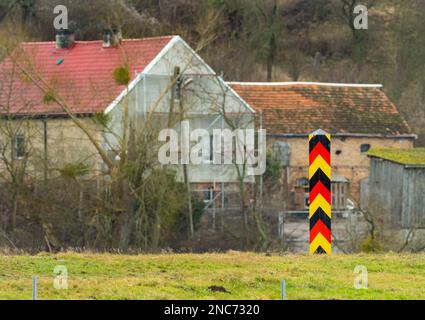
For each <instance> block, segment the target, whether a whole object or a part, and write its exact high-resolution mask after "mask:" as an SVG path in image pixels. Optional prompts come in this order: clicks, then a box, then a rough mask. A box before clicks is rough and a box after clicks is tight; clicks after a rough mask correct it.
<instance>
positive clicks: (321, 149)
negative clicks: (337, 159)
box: [310, 142, 331, 165]
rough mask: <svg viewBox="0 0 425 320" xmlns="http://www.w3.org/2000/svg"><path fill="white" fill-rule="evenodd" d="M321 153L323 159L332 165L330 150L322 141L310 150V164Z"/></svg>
mask: <svg viewBox="0 0 425 320" xmlns="http://www.w3.org/2000/svg"><path fill="white" fill-rule="evenodd" d="M319 155H321V156H322V158H323V160H325V161H326V162H327V163H328V164H329V165H331V155H330V153H329V151H328V150H327V149H326V148H325V147H324V146H323V144H322V143H320V142H319V143H318V144H316V146H315V147H314V149H313V150H312V151H311V152H310V164H312V163H313V162H314V160H316V158H317V156H319Z"/></svg>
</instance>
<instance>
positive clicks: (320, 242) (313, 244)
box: [310, 232, 332, 254]
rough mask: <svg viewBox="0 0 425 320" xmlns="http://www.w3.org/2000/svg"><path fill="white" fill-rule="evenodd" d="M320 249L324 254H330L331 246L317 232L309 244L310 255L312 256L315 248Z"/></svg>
mask: <svg viewBox="0 0 425 320" xmlns="http://www.w3.org/2000/svg"><path fill="white" fill-rule="evenodd" d="M319 246H320V247H322V248H323V250H325V252H326V253H328V254H330V253H332V245H331V244H330V243H329V242H328V240H326V238H325V237H324V236H323V235H322V234H321V233H320V232H319V233H318V234H317V236H316V238H314V240H313V241H312V242H311V243H310V254H314V253H315V252H316V250H317V248H319Z"/></svg>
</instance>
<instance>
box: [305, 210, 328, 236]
mask: <svg viewBox="0 0 425 320" xmlns="http://www.w3.org/2000/svg"><path fill="white" fill-rule="evenodd" d="M319 220H321V221H322V222H323V224H324V225H325V226H326V227H327V228H328V229H329V231H332V220H331V218H329V217H328V215H327V214H326V213H325V212H324V211H323V210H322V209H321V208H318V209H317V210H316V212H315V213H314V214H313V215H312V216H311V218H310V230H312V229H313V228H314V226H315V225H316V223H317V222H318V221H319Z"/></svg>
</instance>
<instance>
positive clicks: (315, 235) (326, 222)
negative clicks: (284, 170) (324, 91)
mask: <svg viewBox="0 0 425 320" xmlns="http://www.w3.org/2000/svg"><path fill="white" fill-rule="evenodd" d="M309 143H310V167H309V179H310V216H309V218H310V254H321V253H326V254H330V253H332V231H331V230H332V228H331V222H332V207H331V180H332V174H331V136H330V134H328V133H326V132H325V131H323V130H321V129H319V130H317V131H315V132H314V133H312V134H310V135H309Z"/></svg>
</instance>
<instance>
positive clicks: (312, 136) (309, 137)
mask: <svg viewBox="0 0 425 320" xmlns="http://www.w3.org/2000/svg"><path fill="white" fill-rule="evenodd" d="M314 137H315V135H314V134H309V135H308V141H310V140H311V139H313V138H314ZM326 138H328V139H329V141H332V137H331V135H330V134H327V135H326Z"/></svg>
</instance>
